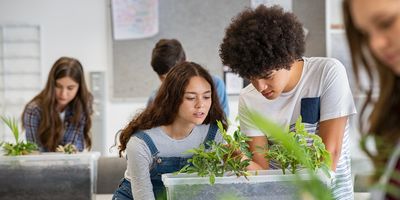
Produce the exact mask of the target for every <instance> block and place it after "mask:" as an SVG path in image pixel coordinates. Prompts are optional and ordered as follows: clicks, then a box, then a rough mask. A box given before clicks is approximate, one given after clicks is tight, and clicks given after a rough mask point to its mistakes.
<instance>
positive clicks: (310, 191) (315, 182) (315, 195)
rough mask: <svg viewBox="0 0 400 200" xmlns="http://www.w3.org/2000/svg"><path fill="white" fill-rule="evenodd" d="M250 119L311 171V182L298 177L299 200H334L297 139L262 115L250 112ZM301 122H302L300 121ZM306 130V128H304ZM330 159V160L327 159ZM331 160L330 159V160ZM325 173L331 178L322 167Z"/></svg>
mask: <svg viewBox="0 0 400 200" xmlns="http://www.w3.org/2000/svg"><path fill="white" fill-rule="evenodd" d="M250 118H251V120H252V121H253V122H254V124H255V125H256V127H258V128H259V129H260V130H261V131H262V132H264V133H266V135H267V137H269V138H274V140H275V141H276V142H277V141H279V144H280V145H282V146H283V147H284V148H286V149H287V151H289V152H291V153H292V156H294V157H295V158H296V159H297V160H298V161H299V163H300V164H301V165H302V166H304V167H305V168H306V169H307V170H309V175H310V177H309V178H310V180H308V181H306V182H305V181H303V179H302V178H301V177H300V176H298V177H297V179H296V180H295V184H296V185H297V186H298V188H299V198H301V199H316V200H317V199H318V200H333V196H332V191H331V190H330V189H329V188H328V187H327V186H326V185H324V184H323V183H322V182H321V180H320V179H319V177H318V176H317V175H316V174H315V171H314V169H315V167H314V166H315V163H314V164H313V162H312V160H311V159H310V158H309V156H310V155H309V154H308V153H307V151H306V150H304V147H302V146H300V144H299V143H298V142H297V141H296V139H295V138H294V137H293V136H291V135H290V134H287V132H286V131H284V130H283V129H282V128H281V127H280V126H279V125H277V124H275V123H274V122H272V121H270V120H268V119H265V118H264V117H263V116H262V115H261V114H259V113H257V112H250ZM300 121H301V120H300ZM303 128H304V127H303ZM326 159H329V158H326ZM329 160H330V159H329ZM324 162H325V164H329V163H330V162H331V161H327V160H325V161H324ZM322 169H323V172H325V174H326V175H327V177H330V174H329V172H328V171H327V170H326V169H325V167H322Z"/></svg>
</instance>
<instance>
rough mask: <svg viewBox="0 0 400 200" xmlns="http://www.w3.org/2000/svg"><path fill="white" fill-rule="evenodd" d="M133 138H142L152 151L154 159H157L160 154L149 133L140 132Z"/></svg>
mask: <svg viewBox="0 0 400 200" xmlns="http://www.w3.org/2000/svg"><path fill="white" fill-rule="evenodd" d="M133 136H135V137H138V138H140V139H141V140H143V141H144V142H145V143H146V144H147V146H148V147H149V149H150V152H151V155H152V156H153V157H155V156H156V155H157V154H158V153H159V151H158V149H157V147H156V145H155V144H154V142H153V140H152V139H151V137H150V136H149V135H148V134H147V133H145V132H143V131H139V132H138V133H135V134H134V135H133Z"/></svg>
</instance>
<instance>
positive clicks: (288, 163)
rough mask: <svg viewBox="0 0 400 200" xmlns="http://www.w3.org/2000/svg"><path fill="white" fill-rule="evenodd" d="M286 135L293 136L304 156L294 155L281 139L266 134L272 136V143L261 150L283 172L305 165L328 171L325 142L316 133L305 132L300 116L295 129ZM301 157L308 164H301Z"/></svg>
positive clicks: (328, 155) (329, 158)
mask: <svg viewBox="0 0 400 200" xmlns="http://www.w3.org/2000/svg"><path fill="white" fill-rule="evenodd" d="M264 133H268V132H264ZM287 135H288V136H289V137H290V138H294V140H295V142H296V143H297V145H299V146H300V151H302V152H303V153H304V154H305V155H306V156H305V157H298V156H296V154H295V152H294V151H293V149H290V148H286V147H285V146H284V145H283V143H282V141H281V140H274V139H273V138H274V136H268V137H272V141H273V144H272V145H270V146H268V145H267V150H266V151H265V152H262V153H264V154H265V157H266V158H267V159H269V160H271V159H272V160H275V161H277V162H278V163H279V164H280V166H281V168H282V171H283V174H285V173H286V169H289V168H290V169H291V172H292V173H293V174H294V173H295V172H296V170H297V169H298V168H299V167H300V168H304V167H306V168H309V169H312V170H313V171H316V170H317V169H322V170H324V171H329V167H330V166H331V163H332V161H331V156H330V154H329V152H328V151H327V150H326V148H325V144H324V143H323V142H322V139H321V138H320V137H319V136H318V135H315V134H310V133H308V132H307V130H306V129H305V126H304V124H303V123H302V122H301V116H300V117H299V118H298V119H297V121H296V125H295V131H292V132H289V133H287ZM308 140H310V141H312V143H311V144H308ZM303 159H306V160H307V164H308V165H304V164H302V160H303Z"/></svg>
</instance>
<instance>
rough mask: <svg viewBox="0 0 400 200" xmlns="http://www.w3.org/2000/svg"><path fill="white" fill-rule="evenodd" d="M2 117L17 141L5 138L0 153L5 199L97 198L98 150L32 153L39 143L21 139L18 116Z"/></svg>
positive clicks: (1, 191) (70, 148)
mask: <svg viewBox="0 0 400 200" xmlns="http://www.w3.org/2000/svg"><path fill="white" fill-rule="evenodd" d="M1 119H2V120H3V122H4V123H5V124H6V125H7V126H8V127H9V128H10V129H11V132H12V133H13V135H14V139H15V143H14V144H13V143H8V142H1V147H3V150H4V152H5V155H2V156H0V177H1V178H0V197H1V199H2V200H11V199H13V200H20V199H21V200H22V199H44V200H46V199H52V200H53V199H55V200H64V199H65V200H67V199H76V200H87V199H94V198H95V196H94V194H95V192H96V190H95V189H96V184H95V183H96V179H97V159H98V157H99V156H100V154H99V153H98V152H90V153H89V152H87V153H76V154H65V153H36V154H29V153H32V152H34V151H35V150H36V149H37V146H36V144H32V143H30V142H23V141H21V140H20V131H19V129H18V123H17V120H15V119H10V118H5V117H1ZM63 148H64V149H63V150H64V151H65V152H73V151H74V149H73V146H70V145H66V146H64V147H63ZM61 150H62V149H61Z"/></svg>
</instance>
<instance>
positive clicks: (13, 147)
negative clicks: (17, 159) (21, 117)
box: [0, 116, 38, 156]
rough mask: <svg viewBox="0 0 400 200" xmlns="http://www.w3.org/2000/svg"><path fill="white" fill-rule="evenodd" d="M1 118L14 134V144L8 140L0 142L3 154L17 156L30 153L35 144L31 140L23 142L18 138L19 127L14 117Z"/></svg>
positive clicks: (35, 146) (35, 147)
mask: <svg viewBox="0 0 400 200" xmlns="http://www.w3.org/2000/svg"><path fill="white" fill-rule="evenodd" d="M1 120H2V121H3V122H4V123H5V124H6V125H7V126H8V128H10V130H11V132H12V134H13V135H14V139H15V144H13V143H9V142H1V143H0V147H3V150H4V151H5V155H7V156H17V155H26V154H30V153H32V152H33V151H35V150H37V149H38V147H37V145H36V144H34V143H31V142H23V141H20V140H19V135H20V134H19V128H18V122H17V120H16V119H14V118H6V117H3V116H1Z"/></svg>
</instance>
